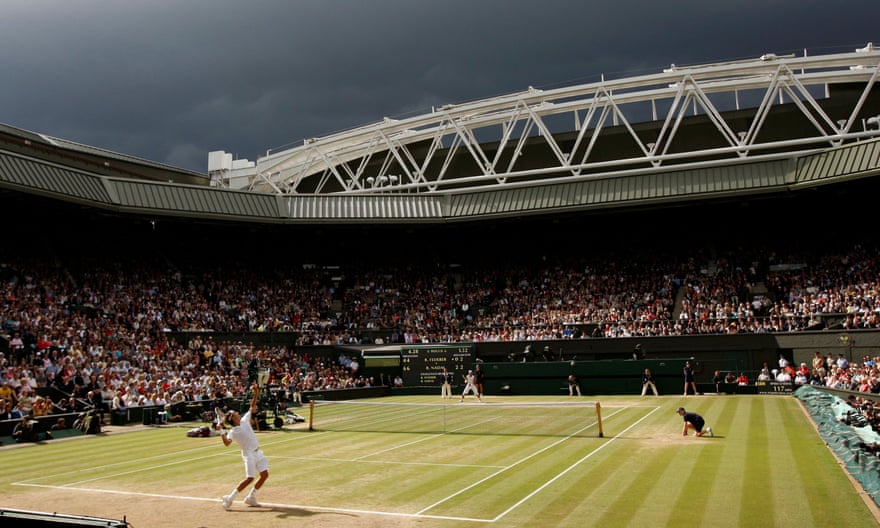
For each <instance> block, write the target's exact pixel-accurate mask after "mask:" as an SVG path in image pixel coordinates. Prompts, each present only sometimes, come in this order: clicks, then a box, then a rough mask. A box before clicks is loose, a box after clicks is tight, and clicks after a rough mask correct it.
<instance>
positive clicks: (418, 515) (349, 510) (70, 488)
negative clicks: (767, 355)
mask: <svg viewBox="0 0 880 528" xmlns="http://www.w3.org/2000/svg"><path fill="white" fill-rule="evenodd" d="M628 408H629V407H623V408H620V409H618V410H617V411H616V412H614V413H612V414H611V415H609V417H611V416H614V415H616V414H618V413H620V412H622V411H624V410H626V409H628ZM659 409H660V407H654V409H653V410H652V411H651V412H649V413H648V414H646V415H645V416H643V417H642V418H639V419H638V420H637V421H636V422H634V423H633V424H631V425H630V426H629V427H627V428H626V429H624V430H623V431H621V433H620V434H618V435H615V436H614V437H613V438H611V439H609V440H608V441H607V442H605V443H603V444H602V445H600V446H599V447H597V448H596V449H594V450H593V451H591V452H590V453H588V454H586V455H584V456H583V457H582V458H581V459H580V460H578V461H577V462H575V463H574V464H572V465H571V466H569V467H568V468H566V469H565V470H564V471H562V472H561V473H559V474H557V475H556V476H555V477H553V478H552V479H550V480H548V481H547V482H545V483H544V484H542V485H541V486H539V487H538V488H536V489H535V490H534V491H532V492H531V493H529V494H528V495H526V496H525V497H523V498H522V499H520V500H519V501H517V502H516V503H515V504H513V505H512V506H511V507H510V508H508V509H507V510H505V511H503V512H502V513H500V514H499V515H497V516H496V517H494V518H492V519H483V518H473V517H455V516H445V515H430V514H427V513H425V511H427V510H429V509H431V508H433V507H435V506H437V505H439V504H442V503H444V502H446V501H447V500H450V499H452V498H454V497H456V496H458V495H460V494H462V493H464V492H465V491H468V490H470V489H472V488H474V487H475V486H477V485H479V484H481V483H483V482H485V481H487V480H489V479H490V478H493V477H494V476H497V475H499V474H501V473H503V472H504V471H507V470H508V469H510V468H513V467H515V466H517V465H519V464H521V463H523V462H525V461H527V460H529V459H531V458H533V457H534V456H537V455H538V454H540V453H542V452H544V451H546V450H547V449H550V448H551V447H553V446H555V445H558V444H559V443H561V442H563V441H565V440H567V439H570V438H571V437H572V436H574V435H575V434H577V432H575V433H572V434H571V435H569V436H567V437H565V438H562V439H560V440H559V441H557V442H554V443H553V444H551V445H549V446H547V447H545V448H542V449H540V450H538V451H536V452H534V453H532V454H530V455H528V456H526V457H524V458H522V459H520V460H518V461H517V462H515V463H513V464H511V465H509V466H506V467H504V468H503V469H501V470H500V471H496V472H495V473H493V474H492V475H490V476H488V477H486V478H483V479H481V480H479V481H477V482H475V483H473V484H471V485H469V486H467V487H465V488H463V489H462V490H460V491H458V492H456V493H453V494H452V495H449V496H447V497H446V498H444V499H442V500H440V501H437V502H435V503H434V504H432V505H430V506H428V507H426V508H422V509H421V510H419V511H418V512H416V513H403V512H388V511H378V510H361V509H352V508H332V507H327V506H313V505H303V504H285V503H269V502H266V503H262V504H263V506H265V507H276V508H299V509H305V510H315V511H327V512H339V513H357V514H366V515H379V516H390V517H405V518H422V519H438V520H450V521H467V522H481V523H495V522H497V521H498V520H500V519H501V518H503V517H504V516H506V515H507V514H509V513H510V512H511V511H513V510H514V509H516V508H517V507H519V506H520V505H522V504H523V503H524V502H526V501H527V500H529V499H530V498H532V497H534V496H535V495H536V494H537V493H539V492H540V491H542V490H543V489H544V488H546V487H547V486H549V485H550V484H552V483H553V482H555V481H556V480H558V479H559V478H561V477H562V476H563V475H565V474H567V473H568V472H569V471H571V470H573V469H574V468H575V467H577V466H578V465H580V464H581V463H583V462H584V461H585V460H587V459H588V458H590V457H592V456H593V455H594V454H596V453H598V452H599V451H600V450H602V449H604V448H605V447H606V446H607V445H609V444H610V443H611V442H614V441H615V440H617V439H618V438H620V435H621V434H623V433H626V432H627V431H629V430H630V429H632V428H633V427H635V426H636V425H638V424H639V423H641V422H642V421H643V420H645V419H646V418H647V417H648V416H650V415H651V414H653V413H654V412H656V411H657V410H659ZM596 423H597V422H594V423H592V424H590V425H588V426H586V427H584V428H583V429H581V430H580V431H583V430H585V429H589V428H590V427H592V426H593V425H595V424H596ZM580 431H578V432H580ZM296 438H300V437H295V438H287V439H284V440H283V441H278V442H272V443H271V444H280V443H286V442H288V441H293V440H295V439H296ZM211 447H213V446H205V447H201V448H198V449H195V450H202V449H207V448H211ZM223 455H224V453H217V454H214V455H209V456H205V457H198V458H194V459H188V460H185V461H179V462H174V463H169V464H162V465H160V466H152V467H151V468H146V469H143V470H139V471H148V470H150V469H152V468H158V467H163V466H167V465H172V464H178V463H186V462H189V461H193V460H200V459H202V458H210V457H213V456H223ZM386 463H387V462H386ZM113 465H118V464H110V465H107V466H105V467H111V466H113ZM443 465H446V466H448V465H449V464H443ZM134 472H137V471H130V472H122V473H118V475H125V474H128V473H134ZM68 473H70V472H65V473H60V474H58V475H64V474H68ZM110 476H112V475H105V476H104V477H102V478H107V477H110ZM42 478H48V477H45V476H44V477H42ZM31 480H36V479H31ZM92 480H98V479H92ZM82 482H89V480H85V481H81V482H77V483H70V484H66V485H61V486H53V485H44V484H32V483H29V481H23V482H11V483H10V485H13V486H27V487H36V488H47V489H63V490H68V491H84V492H89V493H102V494H113V495H129V496H138V497H156V498H164V499H172V500H187V501H198V502H212V503H219V501H218V500H217V499H213V498H206V497H191V496H181V495H163V494H159V493H142V492H133V491H121V490H114V489H99V488H79V487H74V485H76V484H80V483H82Z"/></svg>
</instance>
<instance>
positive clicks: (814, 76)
mask: <svg viewBox="0 0 880 528" xmlns="http://www.w3.org/2000/svg"><path fill="white" fill-rule="evenodd" d="M878 71H880V48H878V47H874V46H873V45H872V44H870V43H869V44H868V45H867V46H865V47H864V48H861V49H858V50H855V51H853V52H850V53H840V54H829V55H818V56H807V55H806V54H804V56H776V55H773V54H767V55H763V56H761V57H759V58H757V59H754V60H742V61H732V62H723V63H716V64H706V65H699V66H689V67H676V66H675V65H672V66H671V67H670V68H667V69H664V70H663V71H662V72H661V73H657V74H650V75H643V76H638V77H629V78H623V79H617V80H604V79H603V80H602V81H601V82H597V83H591V84H582V85H577V86H571V87H565V88H559V89H553V90H537V89H534V88H529V89H528V90H525V91H523V92H520V93H514V94H510V95H506V96H502V97H493V98H489V99H484V100H480V101H476V102H469V103H465V104H456V105H444V106H442V107H440V108H435V109H433V110H432V111H431V112H430V113H427V114H424V115H420V116H416V117H412V118H407V119H401V120H396V119H390V118H385V119H384V120H382V121H380V122H378V123H374V124H371V125H367V126H363V127H360V128H356V129H353V130H348V131H345V132H341V133H337V134H333V135H329V136H326V137H321V138H313V139H309V140H306V141H304V144H303V145H302V146H299V147H296V148H292V149H289V150H285V151H283V152H277V153H272V154H270V155H267V156H266V157H264V158H261V159H259V160H257V163H256V165H255V167H253V168H252V169H250V170H249V173H248V174H246V176H247V177H246V178H241V177H240V176H241V174H238V175H237V176H238V178H237V181H244V182H246V183H245V184H240V185H239V188H242V189H245V190H250V191H256V192H267V193H276V194H280V195H297V194H337V195H338V194H343V195H345V194H348V195H359V194H375V193H416V194H418V193H435V194H436V193H445V194H448V193H458V192H475V191H479V190H487V189H493V188H496V189H497V188H499V187H500V186H529V185H546V184H548V183H553V182H556V181H566V182H571V181H577V180H580V179H590V178H599V177H604V178H607V177H614V176H621V175H626V174H631V173H634V171H638V173H639V174H645V173H646V172H645V170H646V167H647V168H648V172H647V174H650V172H651V171H655V172H662V171H664V170H666V171H668V170H670V169H681V168H700V167H701V166H704V165H705V166H709V164H711V163H712V161H711V160H715V162H716V163H717V160H718V159H727V160H728V162H729V163H736V162H738V161H739V162H753V161H762V160H768V159H774V158H779V157H782V156H783V155H784V154H780V153H781V152H788V153H790V152H793V151H797V152H798V153H800V154H803V153H804V152H805V151H806V152H809V151H810V150H811V149H816V150H818V149H826V148H828V147H834V146H839V145H841V144H843V143H845V142H849V141H856V140H860V139H864V138H871V137H876V136H880V124H878V117H876V116H864V115H863V111H862V107H863V105H864V103H865V101H866V100H867V99H868V96H869V94H870V92H871V90H872V89H873V87H874V85H875V83H877V81H878ZM834 85H847V86H857V87H858V88H859V90H861V94H860V95H858V96H857V97H852V98H851V99H850V100H851V101H852V104H851V106H849V107H848V108H845V109H843V110H841V109H840V108H838V107H834V112H833V114H834V115H829V112H828V111H827V110H826V109H825V108H824V107H823V106H822V105H821V104H820V101H822V100H823V99H825V98H826V97H827V96H828V94H829V91H830V89H831V87H833V86H834ZM783 104H786V105H793V106H794V107H796V109H797V111H798V112H800V114H801V115H802V119H805V120H806V122H808V123H809V125H810V126H809V127H808V128H809V129H810V130H811V131H812V132H811V133H810V134H807V135H803V134H801V135H798V137H793V138H790V139H784V140H779V139H778V138H777V139H772V138H771V139H764V138H763V136H762V131H763V129H764V126H765V123H766V120H767V118H768V116H769V115H770V112H771V111H772V110H773V109H774V108H775V107H777V106H779V105H783ZM746 109H748V110H749V111H748V112H747V113H746V114H742V113H738V112H736V111H739V110H746ZM734 115H738V116H739V118H738V120H734V119H732V118H731V117H730V116H734ZM743 115H747V116H748V121H747V123H745V125H744V123H743V117H742V116H743ZM692 116H703V117H704V118H705V119H708V120H709V122H710V123H711V125H712V126H713V127H714V129H715V131H716V132H717V137H716V138H714V139H715V140H714V141H713V142H712V145H711V146H710V147H706V148H696V149H687V150H676V149H675V148H673V145H674V142H675V140H676V138H677V137H678V135H679V133H680V131H681V130H682V127H683V126H684V125H683V123H684V122H685V120H686V119H687V118H689V117H692ZM646 122H654V123H655V124H659V127H658V126H654V127H653V128H651V132H650V133H647V134H646V133H645V132H644V131H640V130H639V129H638V125H639V123H646ZM611 128H616V129H617V130H618V131H619V132H621V131H622V132H621V133H622V134H623V136H624V137H627V138H628V139H630V140H631V142H632V143H631V145H630V147H631V148H629V149H626V152H634V153H635V155H632V154H628V155H627V156H624V157H621V158H617V159H608V158H607V156H606V157H604V158H603V157H598V156H596V155H595V154H596V151H597V148H598V144H599V143H600V139H601V138H602V133H603V131H606V130H608V129H611ZM619 135H620V133H619V134H618V136H619ZM562 137H564V138H565V141H562V140H561V138H562ZM536 149H539V150H540V151H541V152H542V153H543V156H544V157H542V158H541V163H540V164H535V163H532V164H525V163H524V161H525V160H527V159H528V158H529V156H530V155H532V154H531V153H532V152H535V150H536ZM789 155H790V154H789ZM212 176H213V177H214V179H215V181H220V182H221V185H225V186H231V185H230V183H229V182H230V181H232V179H231V178H228V179H224V177H223V175H222V174H219V175H218V174H212Z"/></svg>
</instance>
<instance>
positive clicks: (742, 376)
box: [736, 372, 749, 387]
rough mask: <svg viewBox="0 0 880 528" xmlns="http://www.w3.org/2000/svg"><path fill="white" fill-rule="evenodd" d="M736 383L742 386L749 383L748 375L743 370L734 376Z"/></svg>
mask: <svg viewBox="0 0 880 528" xmlns="http://www.w3.org/2000/svg"><path fill="white" fill-rule="evenodd" d="M736 384H737V385H739V386H743V387H744V386H746V385H748V384H749V377H748V376H746V373H745V372H740V373H739V377H737V378H736Z"/></svg>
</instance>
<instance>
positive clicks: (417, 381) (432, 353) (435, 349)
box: [400, 345, 474, 387]
mask: <svg viewBox="0 0 880 528" xmlns="http://www.w3.org/2000/svg"><path fill="white" fill-rule="evenodd" d="M473 364H474V347H473V345H412V346H410V345H407V346H403V347H401V348H400V366H401V370H402V376H401V377H402V378H403V384H404V386H407V387H436V386H437V385H439V384H440V381H439V377H440V374H441V373H442V372H443V368H444V367H445V368H446V370H448V371H449V372H450V373H451V374H452V376H453V379H454V383H456V384H460V383H462V380H463V378H464V375H465V374H467V371H468V369H470V368H471V366H472V365H473Z"/></svg>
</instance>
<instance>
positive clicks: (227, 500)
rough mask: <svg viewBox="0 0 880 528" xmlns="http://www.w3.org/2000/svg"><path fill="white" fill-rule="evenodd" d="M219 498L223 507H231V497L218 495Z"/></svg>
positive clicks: (226, 508)
mask: <svg viewBox="0 0 880 528" xmlns="http://www.w3.org/2000/svg"><path fill="white" fill-rule="evenodd" d="M220 500H221V501H222V502H223V509H224V510H226V511H229V508H231V507H232V498H231V497H227V496H225V495H224V496H223V497H220Z"/></svg>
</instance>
